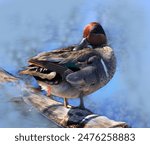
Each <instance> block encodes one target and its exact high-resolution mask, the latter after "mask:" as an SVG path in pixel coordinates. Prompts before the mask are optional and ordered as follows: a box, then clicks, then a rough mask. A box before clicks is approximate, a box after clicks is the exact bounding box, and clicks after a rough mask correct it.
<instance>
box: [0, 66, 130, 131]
mask: <svg viewBox="0 0 150 145" xmlns="http://www.w3.org/2000/svg"><path fill="white" fill-rule="evenodd" d="M16 80H17V78H15V77H14V76H12V75H11V74H10V73H8V72H6V71H5V70H3V69H0V82H7V81H11V82H13V81H16ZM27 90H29V91H28V92H29V93H28V95H27V96H23V99H24V101H25V102H26V103H28V104H31V105H32V106H34V107H35V108H36V109H37V110H38V111H39V112H40V113H41V114H42V115H44V116H45V117H47V118H48V119H49V120H52V121H54V122H55V123H56V124H58V125H59V126H61V127H71V128H77V127H78V128H79V127H83V128H112V127H114V128H116V127H120V128H125V127H128V125H127V124H126V123H125V122H118V121H114V120H111V119H109V118H107V117H105V116H99V115H97V114H94V113H92V112H91V111H90V110H87V109H84V110H82V109H79V108H72V109H71V108H65V107H64V106H63V104H62V103H60V102H57V101H55V100H53V99H51V98H49V97H46V96H44V95H41V94H40V93H37V92H36V93H35V92H33V90H32V91H31V89H30V88H29V87H28V86H27Z"/></svg>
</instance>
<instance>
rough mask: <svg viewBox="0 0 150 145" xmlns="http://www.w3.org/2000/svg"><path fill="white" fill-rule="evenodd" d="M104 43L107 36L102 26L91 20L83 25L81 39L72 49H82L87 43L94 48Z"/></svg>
mask: <svg viewBox="0 0 150 145" xmlns="http://www.w3.org/2000/svg"><path fill="white" fill-rule="evenodd" d="M106 44H107V38H106V34H105V32H104V29H103V28H102V26H101V25H100V24H99V23H97V22H91V23H89V24H88V25H86V26H85V27H84V30H83V39H82V41H81V42H80V44H79V45H78V46H77V47H76V48H75V49H74V50H79V49H82V48H84V47H87V45H91V46H92V47H93V48H95V47H101V46H103V45H106Z"/></svg>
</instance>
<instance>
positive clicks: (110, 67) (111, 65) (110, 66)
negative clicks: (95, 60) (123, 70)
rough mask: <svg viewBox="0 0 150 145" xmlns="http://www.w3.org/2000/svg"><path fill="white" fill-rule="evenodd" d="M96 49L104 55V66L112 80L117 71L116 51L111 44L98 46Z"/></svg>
mask: <svg viewBox="0 0 150 145" xmlns="http://www.w3.org/2000/svg"><path fill="white" fill-rule="evenodd" d="M96 50H97V51H98V52H99V53H100V55H101V57H102V59H101V63H102V65H103V67H104V70H105V73H106V77H107V78H108V80H110V79H111V78H112V77H113V75H114V73H115V71H116V57H115V55H114V51H113V49H112V48H111V47H109V46H104V47H102V48H96Z"/></svg>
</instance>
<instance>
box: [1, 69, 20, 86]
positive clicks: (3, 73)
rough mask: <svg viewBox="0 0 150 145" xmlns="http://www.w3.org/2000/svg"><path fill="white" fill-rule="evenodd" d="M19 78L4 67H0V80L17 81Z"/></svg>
mask: <svg viewBox="0 0 150 145" xmlns="http://www.w3.org/2000/svg"><path fill="white" fill-rule="evenodd" d="M17 80H18V78H16V77H14V76H13V75H12V74H10V73H8V72H7V71H5V70H4V69H2V68H0V82H1V83H3V82H14V81H17Z"/></svg>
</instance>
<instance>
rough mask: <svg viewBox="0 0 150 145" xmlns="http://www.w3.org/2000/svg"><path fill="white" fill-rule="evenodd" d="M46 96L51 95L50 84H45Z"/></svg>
mask: <svg viewBox="0 0 150 145" xmlns="http://www.w3.org/2000/svg"><path fill="white" fill-rule="evenodd" d="M47 96H48V97H50V96H51V86H50V85H48V86H47Z"/></svg>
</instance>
